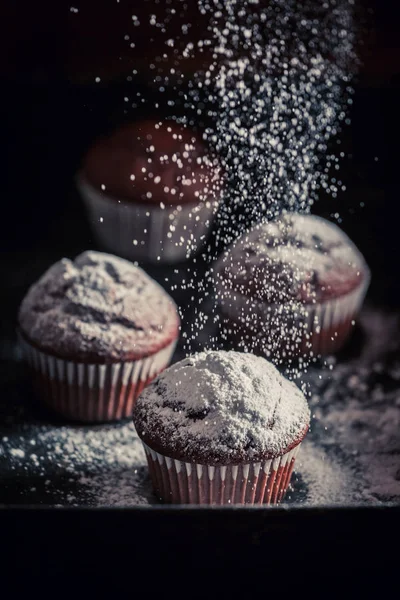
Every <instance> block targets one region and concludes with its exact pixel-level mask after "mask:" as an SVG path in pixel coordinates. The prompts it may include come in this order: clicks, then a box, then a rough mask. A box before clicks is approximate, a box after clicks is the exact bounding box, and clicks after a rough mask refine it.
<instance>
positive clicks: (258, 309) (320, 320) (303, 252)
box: [215, 213, 370, 360]
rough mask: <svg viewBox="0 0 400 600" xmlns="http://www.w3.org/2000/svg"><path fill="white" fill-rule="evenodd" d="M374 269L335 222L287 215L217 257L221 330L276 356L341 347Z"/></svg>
mask: <svg viewBox="0 0 400 600" xmlns="http://www.w3.org/2000/svg"><path fill="white" fill-rule="evenodd" d="M369 280H370V273H369V269H368V267H367V265H366V263H365V260H364V258H363V256H362V255H361V253H360V252H359V251H358V249H357V248H356V247H355V245H354V244H353V242H351V240H350V239H349V238H348V236H347V235H346V234H345V233H344V232H343V231H342V230H341V229H340V228H339V227H338V226H337V225H335V224H333V223H331V222H329V221H326V220H325V219H322V218H320V217H316V216H314V215H309V214H296V213H287V214H284V215H283V216H282V217H280V218H279V219H276V220H275V221H271V222H265V223H261V224H259V225H257V226H256V227H254V228H253V229H251V230H250V231H249V232H247V233H245V234H244V235H242V236H241V237H240V238H238V240H237V241H236V242H234V243H233V245H232V246H231V247H230V248H228V250H227V251H226V252H225V253H224V254H223V255H222V256H221V257H220V258H219V259H218V261H217V263H216V265H215V285H216V290H217V301H218V304H219V307H220V313H221V320H222V330H223V332H224V334H225V335H227V336H228V337H230V338H232V339H234V340H235V341H236V342H237V343H239V344H240V346H241V347H243V348H245V349H247V350H249V351H257V352H262V353H265V354H266V355H267V356H271V357H273V358H274V359H275V360H281V359H283V358H288V357H293V356H296V357H299V356H300V357H308V358H309V357H310V356H318V355H324V354H328V353H331V352H335V351H337V350H338V349H339V348H340V347H341V346H342V344H343V343H344V342H345V341H346V339H347V337H348V335H349V333H350V331H351V328H352V325H353V324H354V320H355V318H356V316H357V313H358V311H359V309H360V307H361V304H362V302H363V299H364V296H365V293H366V291H367V288H368V285H369Z"/></svg>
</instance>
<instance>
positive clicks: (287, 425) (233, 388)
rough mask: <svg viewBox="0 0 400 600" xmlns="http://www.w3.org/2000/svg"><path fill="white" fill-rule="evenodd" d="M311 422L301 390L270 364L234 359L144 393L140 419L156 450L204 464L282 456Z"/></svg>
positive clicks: (198, 361)
mask: <svg viewBox="0 0 400 600" xmlns="http://www.w3.org/2000/svg"><path fill="white" fill-rule="evenodd" d="M309 420H310V412H309V409H308V405H307V401H306V399H305V397H304V395H303V394H302V392H301V391H300V390H299V389H298V388H297V386H296V385H295V384H294V383H292V382H290V381H288V380H287V379H285V378H284V377H283V376H282V375H281V374H280V373H279V371H278V370H277V369H276V368H275V367H274V366H273V365H272V364H271V363H269V362H268V361H267V360H265V359H264V358H261V357H257V356H254V355H252V354H246V353H240V352H232V351H231V352H224V351H208V352H201V353H199V354H195V355H193V356H189V357H188V358H186V359H184V360H182V361H180V362H179V363H176V364H175V365H173V366H172V367H170V368H168V369H167V370H166V371H164V372H163V373H162V374H161V375H160V376H159V377H157V379H156V380H155V381H154V382H153V384H151V385H150V386H149V387H148V388H147V389H146V390H145V391H144V392H143V393H142V395H141V396H140V397H139V399H138V402H137V405H136V408H135V412H134V421H135V425H136V428H137V431H138V434H139V436H141V437H142V438H143V440H144V441H145V443H148V444H149V446H150V447H153V446H154V445H155V446H157V448H158V451H160V448H161V449H162V450H164V452H165V455H166V456H168V455H171V456H173V457H179V458H181V459H182V460H187V461H188V462H190V461H192V462H199V463H202V462H204V464H213V463H214V464H215V463H219V464H224V463H226V464H230V463H235V462H242V461H243V460H248V461H252V460H262V459H264V458H271V457H275V456H279V455H281V454H283V453H284V452H286V451H287V450H289V449H290V448H291V447H293V446H294V445H295V444H296V443H298V442H299V441H301V439H302V437H303V436H304V435H305V431H306V429H307V427H308V424H309ZM157 448H153V449H157Z"/></svg>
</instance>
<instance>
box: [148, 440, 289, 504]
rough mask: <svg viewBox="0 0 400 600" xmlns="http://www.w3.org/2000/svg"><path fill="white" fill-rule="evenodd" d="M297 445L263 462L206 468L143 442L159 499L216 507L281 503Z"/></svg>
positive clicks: (174, 502)
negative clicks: (160, 451)
mask: <svg viewBox="0 0 400 600" xmlns="http://www.w3.org/2000/svg"><path fill="white" fill-rule="evenodd" d="M300 445H301V442H300V443H299V444H297V446H295V447H294V448H292V450H290V451H289V452H287V453H286V454H283V455H282V456H280V457H277V458H274V459H270V460H266V461H264V462H258V463H249V464H244V465H228V466H206V465H200V464H192V463H187V462H183V461H181V460H175V459H172V458H168V457H166V456H163V455H162V454H159V453H158V452H155V451H154V450H152V449H151V448H150V447H149V446H147V445H146V444H145V443H143V446H144V449H145V452H146V457H147V462H148V465H149V471H150V476H151V479H152V482H153V487H154V491H155V493H156V495H157V496H158V497H159V498H160V499H161V500H163V501H164V502H168V503H172V504H217V505H226V504H278V503H279V502H281V501H282V500H283V497H284V495H285V492H286V490H287V488H288V486H289V482H290V477H291V475H292V471H293V466H294V461H295V458H296V456H297V453H298V451H299V448H300Z"/></svg>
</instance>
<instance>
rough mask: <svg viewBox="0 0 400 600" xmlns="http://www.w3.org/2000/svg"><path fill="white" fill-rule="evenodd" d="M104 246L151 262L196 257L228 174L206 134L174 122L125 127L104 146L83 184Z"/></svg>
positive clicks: (89, 157)
mask: <svg viewBox="0 0 400 600" xmlns="http://www.w3.org/2000/svg"><path fill="white" fill-rule="evenodd" d="M77 185H78V189H79V191H80V193H81V196H82V198H83V200H84V202H85V205H86V208H87V211H88V214H89V218H90V221H91V224H92V226H93V231H94V233H95V235H96V237H97V240H98V242H99V243H100V245H101V246H102V247H104V248H106V249H107V250H110V251H112V252H115V253H117V254H119V255H121V256H125V257H127V258H132V259H137V260H140V261H144V262H157V261H160V262H166V263H168V262H170V263H173V262H179V261H183V260H185V259H186V258H188V257H189V256H190V255H191V254H194V253H196V252H197V251H198V250H199V248H200V247H201V245H202V243H203V241H204V240H205V238H206V236H207V233H208V230H209V228H210V225H211V222H212V219H213V216H214V213H215V211H216V208H217V206H218V199H219V194H220V188H221V171H220V167H219V165H218V161H217V160H216V159H212V158H211V157H210V156H209V155H208V153H207V147H206V146H205V144H204V142H203V141H202V139H201V137H200V135H199V134H197V133H195V132H194V131H192V130H191V129H189V128H187V127H186V126H184V125H180V124H178V123H176V122H175V121H157V120H145V121H139V122H136V123H130V124H127V125H124V126H122V127H120V128H119V129H117V130H116V131H114V132H113V133H111V134H110V135H109V136H107V137H103V138H101V139H99V140H97V141H96V142H95V143H94V144H93V146H92V147H91V148H90V149H89V150H88V152H87V154H86V156H85V157H84V160H83V164H82V169H81V171H80V173H79V175H78V178H77Z"/></svg>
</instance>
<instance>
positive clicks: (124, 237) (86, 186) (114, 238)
mask: <svg viewBox="0 0 400 600" xmlns="http://www.w3.org/2000/svg"><path fill="white" fill-rule="evenodd" d="M77 187H78V190H79V192H80V195H81V197H82V199H83V201H84V203H85V206H86V210H87V213H88V216H89V219H90V222H91V224H92V227H93V233H94V234H95V236H96V238H97V241H98V243H99V244H100V245H101V246H103V247H104V248H106V249H107V250H109V251H111V252H113V253H115V254H119V255H121V256H125V257H126V258H130V259H131V260H143V261H149V262H166V263H172V262H179V261H183V260H185V259H186V258H188V257H189V256H190V255H192V254H195V253H196V252H197V251H198V250H199V249H200V247H201V246H202V244H203V242H204V240H205V239H206V237H207V233H208V230H209V229H210V225H211V223H212V221H213V218H214V214H215V212H216V208H217V206H218V202H217V201H215V200H212V201H211V200H210V201H204V202H199V204H197V205H189V206H186V205H183V206H174V207H169V206H166V207H165V208H164V209H162V208H161V207H160V206H154V205H151V204H148V205H141V204H136V203H131V202H126V201H123V200H118V199H117V198H112V197H109V196H107V195H105V194H102V193H100V192H98V191H97V190H96V189H95V188H94V187H93V186H92V185H91V184H90V183H89V182H88V181H87V180H86V179H85V178H84V177H83V176H82V175H80V176H78V178H77Z"/></svg>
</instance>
